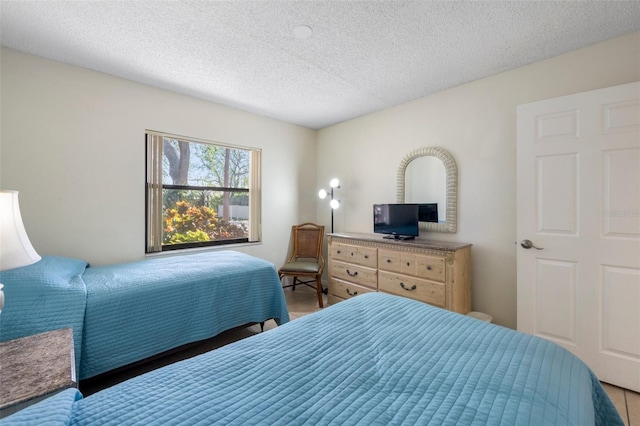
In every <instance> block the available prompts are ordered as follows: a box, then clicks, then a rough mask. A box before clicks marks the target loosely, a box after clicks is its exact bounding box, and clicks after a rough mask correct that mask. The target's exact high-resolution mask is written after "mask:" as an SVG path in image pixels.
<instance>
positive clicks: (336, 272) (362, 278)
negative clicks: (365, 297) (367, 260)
mask: <svg viewBox="0 0 640 426" xmlns="http://www.w3.org/2000/svg"><path fill="white" fill-rule="evenodd" d="M329 273H330V274H331V276H332V277H335V278H338V279H341V280H345V281H350V282H352V283H356V284H361V285H365V286H367V287H371V288H374V289H375V288H376V287H377V286H378V272H377V271H376V270H375V269H371V268H367V267H364V266H360V265H354V264H353V263H344V262H332V263H331V270H330V271H329Z"/></svg>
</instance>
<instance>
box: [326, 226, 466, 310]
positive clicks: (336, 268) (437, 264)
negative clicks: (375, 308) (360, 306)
mask: <svg viewBox="0 0 640 426" xmlns="http://www.w3.org/2000/svg"><path fill="white" fill-rule="evenodd" d="M327 240H328V243H329V247H328V256H329V270H328V271H329V298H328V301H329V304H332V303H337V302H340V301H342V300H345V299H348V298H350V297H354V296H357V295H359V294H362V293H366V292H371V291H382V292H385V293H392V294H396V295H399V296H404V297H410V298H412V299H416V300H420V301H422V302H426V303H429V304H432V305H434V306H438V307H441V308H445V309H449V310H451V311H454V312H458V313H461V314H466V313H468V312H469V311H470V310H471V244H461V243H452V242H445V241H435V240H421V239H415V240H409V241H397V240H388V239H384V238H382V236H380V235H375V234H356V233H344V234H328V235H327Z"/></svg>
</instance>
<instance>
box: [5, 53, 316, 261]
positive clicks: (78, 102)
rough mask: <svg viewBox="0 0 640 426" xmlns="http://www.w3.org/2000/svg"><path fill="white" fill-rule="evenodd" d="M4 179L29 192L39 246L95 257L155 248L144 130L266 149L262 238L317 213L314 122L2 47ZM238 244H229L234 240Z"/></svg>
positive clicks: (279, 234)
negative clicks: (148, 239)
mask: <svg viewBox="0 0 640 426" xmlns="http://www.w3.org/2000/svg"><path fill="white" fill-rule="evenodd" d="M0 54H1V80H0V82H1V95H2V97H1V124H2V128H1V133H0V135H1V140H0V144H1V145H0V187H2V188H3V189H16V190H19V191H20V207H21V210H22V215H23V219H24V222H25V227H26V229H27V232H28V234H29V237H30V239H31V242H32V243H33V245H34V247H35V248H36V250H37V251H38V252H39V253H40V254H43V255H59V256H67V257H75V258H81V259H85V260H88V261H89V262H91V263H92V264H94V265H99V264H107V263H115V262H120V261H128V260H137V259H141V258H143V257H144V247H145V245H144V244H145V235H144V232H145V217H144V216H145V190H144V188H145V174H144V173H145V142H144V133H145V129H152V130H158V131H163V132H168V133H173V134H176V135H183V136H191V137H195V138H200V139H205V140H211V141H219V142H225V143H229V144H237V145H243V146H251V147H256V148H261V149H262V166H263V174H262V187H263V194H262V207H263V217H262V238H263V243H262V244H259V245H252V246H247V247H241V248H239V250H241V251H244V252H247V253H249V254H253V255H256V256H259V257H262V258H264V259H267V260H269V261H271V262H273V263H275V264H276V265H279V264H281V263H282V262H283V261H284V259H285V257H286V250H287V247H288V244H289V232H290V227H291V225H293V224H295V223H300V222H301V221H307V220H313V219H314V218H315V202H316V201H315V194H316V189H315V175H316V171H315V158H314V156H315V143H316V132H315V131H313V130H309V129H305V128H302V127H299V126H293V125H290V124H286V123H283V122H279V121H276V120H272V119H268V118H264V117H260V116H256V115H253V114H249V113H245V112H241V111H238V110H234V109H231V108H226V107H222V106H220V105H216V104H213V103H209V102H205V101H202V100H198V99H194V98H190V97H187V96H182V95H178V94H176V93H172V92H168V91H164V90H160V89H155V88H152V87H149V86H144V85H141V84H138V83H134V82H131V81H127V80H123V79H119V78H115V77H112V76H108V75H106V74H102V73H98V72H93V71H89V70H87V69H83V68H78V67H74V66H70V65H66V64H62V63H59V62H54V61H49V60H46V59H43V58H39V57H36V56H32V55H27V54H23V53H20V52H17V51H13V50H9V49H5V48H2V51H1V53H0ZM227 248H228V247H227Z"/></svg>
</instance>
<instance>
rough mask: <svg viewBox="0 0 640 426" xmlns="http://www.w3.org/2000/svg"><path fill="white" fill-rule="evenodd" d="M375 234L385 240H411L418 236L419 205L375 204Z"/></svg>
mask: <svg viewBox="0 0 640 426" xmlns="http://www.w3.org/2000/svg"><path fill="white" fill-rule="evenodd" d="M373 232H374V233H376V234H387V235H386V236H385V237H384V238H389V239H391V238H393V239H396V240H411V239H414V238H415V237H417V236H418V233H419V230H418V205H417V204H374V205H373Z"/></svg>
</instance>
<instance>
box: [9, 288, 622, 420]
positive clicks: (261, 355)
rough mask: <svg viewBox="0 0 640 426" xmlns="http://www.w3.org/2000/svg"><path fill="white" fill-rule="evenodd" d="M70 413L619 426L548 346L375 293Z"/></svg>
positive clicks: (77, 405)
mask: <svg viewBox="0 0 640 426" xmlns="http://www.w3.org/2000/svg"><path fill="white" fill-rule="evenodd" d="M66 404H68V405H71V406H72V413H71V415H70V419H69V420H70V424H72V425H92V424H100V425H132V424H139V425H187V424H188V425H208V424H233V425H302V424H306V425H328V424H332V425H337V424H348V425H352V424H360V425H400V424H402V425H426V424H432V425H441V424H442V425H498V424H500V425H509V426H511V425H535V426H539V425H563V426H564V425H579V426H587V425H603V426H604V425H622V421H621V419H620V417H619V416H618V414H617V412H616V411H615V408H614V407H613V405H612V404H611V401H610V400H609V398H608V397H607V395H606V393H605V392H604V390H603V388H602V386H601V385H600V383H599V382H598V381H597V379H596V378H595V377H594V375H593V374H592V372H591V371H590V370H589V369H588V368H587V367H586V365H585V364H584V363H582V362H581V361H580V360H579V359H577V358H576V357H574V356H573V355H571V354H570V353H569V352H567V351H566V350H564V349H562V348H561V347H559V346H557V345H556V344H554V343H551V342H549V341H546V340H543V339H540V338H537V337H533V336H530V335H525V334H522V333H519V332H516V331H513V330H509V329H506V328H503V327H499V326H496V325H493V324H488V323H485V322H482V321H478V320H475V319H473V318H470V317H466V316H463V315H458V314H455V313H452V312H448V311H444V310H441V309H438V308H434V307H431V306H429V305H426V304H422V303H420V302H416V301H413V300H410V299H405V298H400V297H397V296H391V295H386V294H381V293H370V294H365V295H362V296H358V297H356V298H353V299H350V300H348V301H345V302H342V303H339V304H337V305H334V306H331V307H329V308H327V309H324V310H323V311H320V312H318V313H315V314H311V315H308V316H305V317H303V318H301V319H298V320H295V321H293V322H291V323H289V324H285V325H283V326H282V327H278V328H276V329H274V330H270V331H268V332H265V333H262V334H260V335H256V336H253V337H250V338H247V339H244V340H241V341H238V342H236V343H233V344H230V345H227V346H224V347H222V348H220V349H217V350H214V351H212V352H209V353H206V354H203V355H200V356H198V357H195V358H191V359H189V360H186V361H182V362H179V363H176V364H173V365H169V366H167V367H164V368H161V369H159V370H156V371H153V372H150V373H147V374H145V375H142V376H139V377H136V378H133V379H131V380H128V381H126V382H123V383H121V384H119V385H116V386H113V387H111V388H108V389H105V390H104V391H101V392H98V393H96V394H94V395H91V396H89V397H87V398H85V399H81V400H79V401H75V402H73V401H71V400H70V399H69V400H68V401H67V402H66ZM19 414H20V413H18V414H17V415H19ZM10 419H11V418H10ZM28 421H30V422H31V421H34V419H33V417H31V418H29V419H28ZM34 424H35V423H34Z"/></svg>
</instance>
